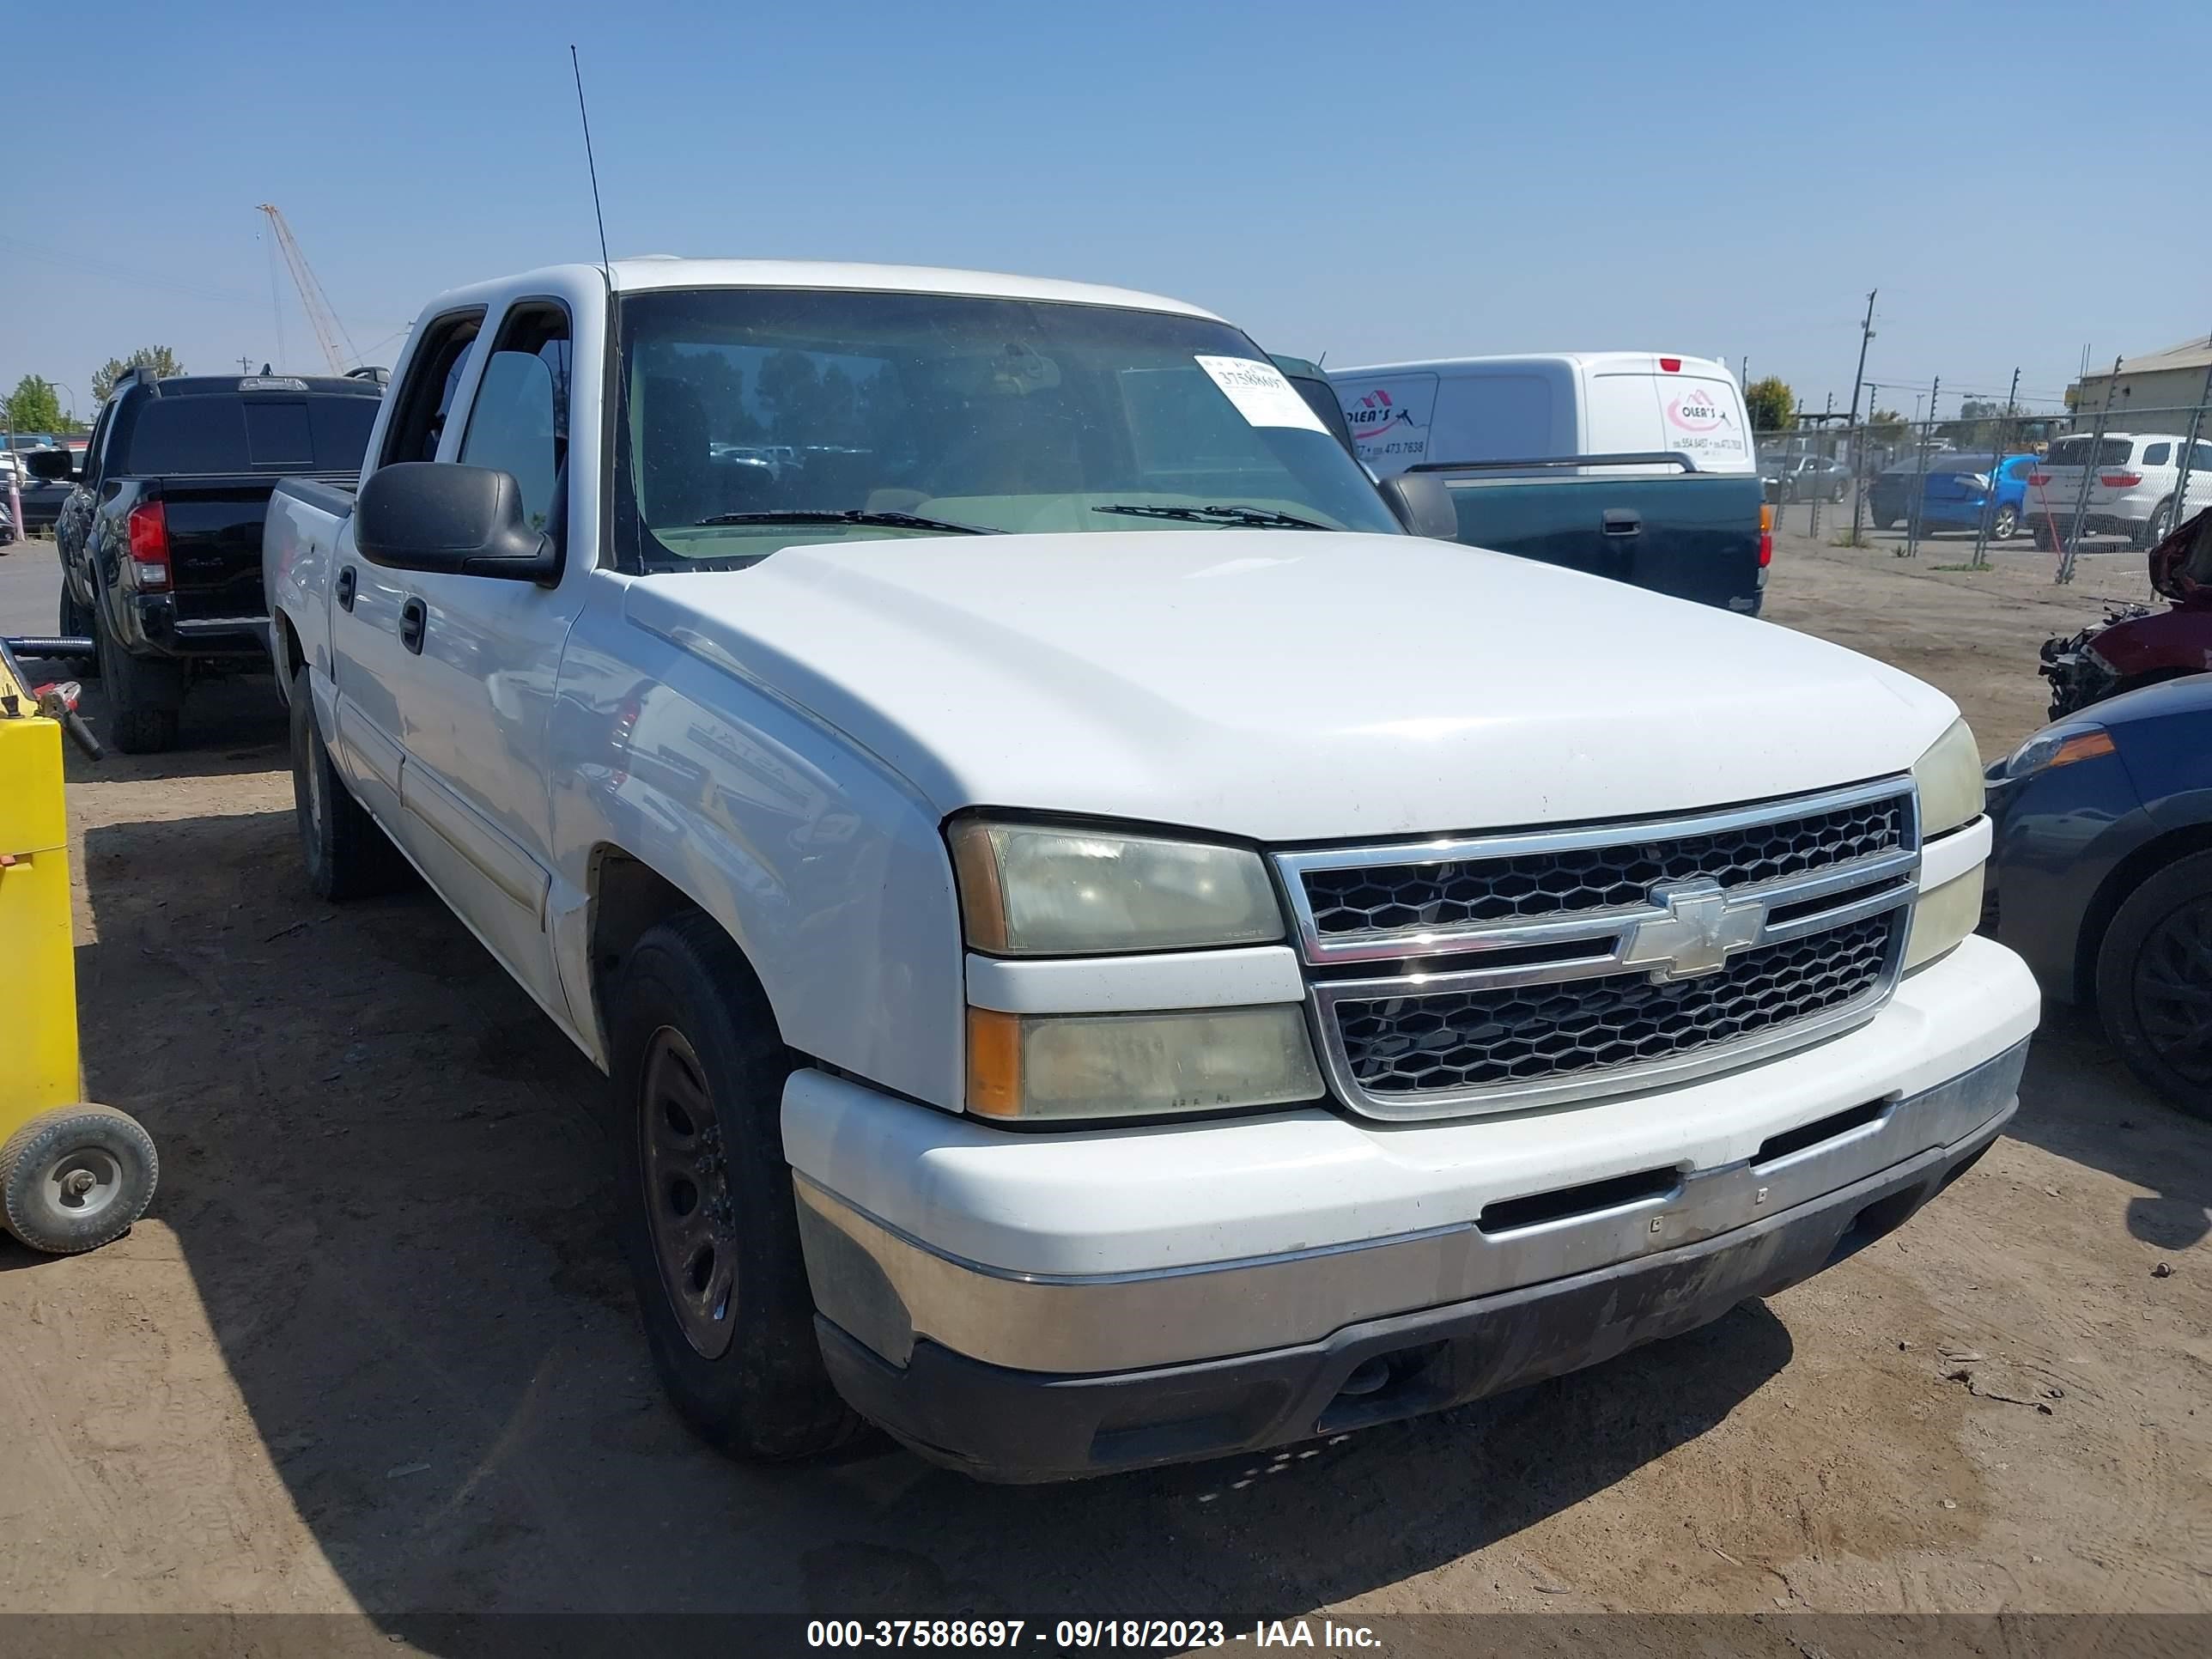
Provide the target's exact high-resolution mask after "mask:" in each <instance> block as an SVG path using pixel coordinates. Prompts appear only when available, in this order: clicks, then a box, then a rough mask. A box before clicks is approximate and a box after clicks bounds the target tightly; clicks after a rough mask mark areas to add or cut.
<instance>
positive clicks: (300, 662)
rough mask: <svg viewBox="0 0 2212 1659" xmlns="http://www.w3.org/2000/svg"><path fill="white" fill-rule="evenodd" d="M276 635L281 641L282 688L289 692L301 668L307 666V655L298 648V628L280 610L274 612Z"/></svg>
mask: <svg viewBox="0 0 2212 1659" xmlns="http://www.w3.org/2000/svg"><path fill="white" fill-rule="evenodd" d="M276 636H277V638H278V639H279V640H281V641H283V647H284V660H283V664H282V667H283V671H284V689H285V691H286V692H287V694H289V692H290V690H291V689H292V682H293V681H294V680H295V679H297V678H299V677H300V671H301V669H302V668H304V667H305V666H307V653H306V652H304V651H302V650H301V649H300V633H299V630H298V629H295V628H294V627H293V626H292V619H291V618H290V617H288V616H286V615H285V614H284V613H283V611H278V612H277V613H276Z"/></svg>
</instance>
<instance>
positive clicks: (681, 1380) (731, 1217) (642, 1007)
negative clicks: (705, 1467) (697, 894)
mask: <svg viewBox="0 0 2212 1659" xmlns="http://www.w3.org/2000/svg"><path fill="white" fill-rule="evenodd" d="M611 1034H612V1038H613V1050H614V1067H613V1076H614V1086H615V1091H616V1094H615V1108H616V1116H615V1123H616V1139H617V1148H618V1151H617V1160H618V1164H619V1168H618V1185H619V1193H620V1197H619V1203H620V1205H621V1215H620V1224H621V1231H622V1238H623V1252H624V1254H625V1255H627V1256H628V1257H629V1266H630V1273H631V1277H632V1279H633V1281H634V1282H635V1286H636V1290H637V1301H638V1310H639V1313H640V1315H641V1317H642V1319H643V1322H644V1325H645V1337H646V1343H647V1346H648V1347H649V1348H650V1349H651V1351H652V1353H653V1367H654V1369H655V1370H658V1371H659V1374H660V1381H661V1383H662V1386H663V1387H664V1388H665V1389H667V1391H668V1395H669V1398H670V1400H671V1401H673V1403H674V1404H675V1407H676V1409H677V1410H678V1413H681V1414H682V1415H683V1417H684V1420H685V1421H686V1422H688V1423H689V1424H690V1425H691V1427H692V1428H693V1429H694V1430H696V1431H697V1432H698V1434H699V1435H700V1436H701V1437H702V1438H703V1439H705V1440H707V1441H708V1443H710V1444H712V1445H714V1446H715V1447H717V1448H719V1449H721V1450H723V1451H725V1452H727V1453H729V1454H731V1455H734V1456H738V1457H743V1458H747V1459H751V1460H754V1461H757V1462H789V1461H791V1460H793V1459H797V1458H802V1457H811V1456H813V1455H817V1454H819V1453H821V1452H825V1451H828V1450H829V1449H831V1448H833V1447H835V1446H836V1445H838V1444H840V1443H842V1442H843V1441H845V1440H846V1439H848V1438H849V1437H851V1436H852V1435H853V1434H854V1431H856V1430H857V1429H858V1427H859V1426H860V1419H859V1418H858V1417H856V1416H855V1415H854V1413H853V1412H852V1410H851V1408H850V1407H848V1406H847V1405H846V1404H845V1402H844V1401H842V1399H841V1398H839V1396H838V1395H837V1392H836V1389H835V1387H834V1386H833V1385H832V1384H831V1383H830V1381H829V1373H828V1372H827V1371H826V1370H824V1369H823V1364H822V1353H821V1349H820V1346H819V1345H818V1344H817V1340H816V1339H815V1334H814V1299H813V1296H812V1294H811V1291H809V1290H808V1288H807V1283H806V1267H805V1259H804V1257H803V1256H802V1255H801V1253H800V1249H799V1214H798V1209H797V1206H796V1205H795V1203H794V1202H793V1197H792V1187H791V1170H790V1168H789V1166H788V1165H787V1164H786V1163H785V1162H784V1156H783V1127H782V1115H781V1114H782V1101H783V1085H784V1080H785V1079H787V1077H789V1076H790V1074H791V1073H792V1070H793V1066H794V1064H795V1062H794V1060H793V1056H792V1054H790V1052H789V1051H788V1050H787V1049H786V1048H784V1046H783V1043H782V1040H781V1037H780V1036H779V1035H778V1034H777V1031H776V1028H775V1018H774V1016H773V1015H772V1014H771V1013H770V1012H769V1006H768V1002H767V999H766V998H765V997H764V996H763V994H762V993H761V991H760V989H759V987H758V985H757V982H756V981H755V980H754V978H753V975H752V971H751V969H750V968H749V967H748V966H747V965H746V963H745V960H744V956H743V955H742V954H741V953H740V952H739V951H738V948H737V947H736V946H735V945H732V943H731V942H730V939H729V938H728V936H727V935H726V934H725V933H723V932H722V930H721V929H720V927H717V926H716V925H715V923H714V921H713V919H712V918H710V917H708V916H706V915H701V914H699V913H697V912H696V911H694V912H688V913H685V914H684V915H678V916H675V917H673V918H671V920H669V921H665V922H662V923H661V924H660V925H659V926H658V927H653V929H651V930H650V931H649V932H648V933H647V934H646V935H645V937H644V938H643V939H640V940H639V941H638V944H637V945H636V947H635V949H634V950H632V951H630V953H629V957H627V959H625V960H624V962H623V964H622V967H621V969H620V972H619V976H618V978H617V981H616V985H615V987H614V994H613V997H612V1000H611Z"/></svg>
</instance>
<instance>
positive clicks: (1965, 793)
mask: <svg viewBox="0 0 2212 1659" xmlns="http://www.w3.org/2000/svg"><path fill="white" fill-rule="evenodd" d="M1912 782H1913V786H1914V787H1916V788H1917V789H1918V790H1919V792H1920V835H1921V838H1922V839H1923V841H1924V840H1925V839H1927V838H1928V837H1929V836H1940V835H1942V833H1943V832H1944V831H1945V830H1947V829H1957V828H1958V827H1959V826H1960V824H1962V823H1972V822H1973V821H1974V820H1975V819H1976V818H1978V817H1980V816H1981V815H1982V751H1981V750H1979V749H1978V748H1976V747H1975V746H1974V734H1973V733H1972V732H1970V731H1969V730H1967V729H1966V721H1964V720H1954V721H1952V722H1951V729H1950V730H1949V731H1948V732H1945V733H1944V734H1943V735H1942V737H1940V738H1936V742H1935V744H1934V745H1933V746H1932V747H1930V748H1929V750H1928V752H1927V753H1926V754H1924V755H1923V756H1922V757H1920V758H1919V760H1917V762H1915V763H1914V764H1913V768H1912Z"/></svg>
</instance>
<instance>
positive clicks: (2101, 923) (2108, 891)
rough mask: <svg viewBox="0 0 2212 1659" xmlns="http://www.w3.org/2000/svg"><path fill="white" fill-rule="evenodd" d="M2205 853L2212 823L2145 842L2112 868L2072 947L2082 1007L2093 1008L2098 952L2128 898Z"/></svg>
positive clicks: (2211, 846)
mask: <svg viewBox="0 0 2212 1659" xmlns="http://www.w3.org/2000/svg"><path fill="white" fill-rule="evenodd" d="M2208 851H2212V823H2191V824H2186V825H2185V826H2183V827H2182V828H2181V829H2169V830H2168V831H2167V832H2166V834H2164V835H2162V836H2159V837H2158V838H2157V839H2156V840H2154V841H2148V842H2144V843H2143V844H2142V846H2141V847H2138V848H2136V850H2135V851H2134V852H2132V853H2130V854H2128V855H2127V857H2125V858H2124V859H2122V860H2120V861H2119V863H2118V865H2116V866H2113V869H2112V873H2111V874H2110V875H2108V876H2106V878H2105V879H2104V881H2103V882H2102V883H2101V884H2100V885H2099V887H2098V889H2097V895H2096V896H2095V897H2094V898H2093V899H2091V900H2090V901H2089V908H2088V910H2087V913H2086V914H2084V915H2083V916H2082V918H2081V942H2080V943H2079V944H2078V945H2076V946H2075V953H2074V988H2075V997H2076V1000H2078V1001H2079V1002H2080V1003H2081V1006H2083V1007H2085V1008H2093V1007H2094V1006H2096V1001H2097V952H2098V951H2100V950H2101V949H2103V948H2104V944H2105V932H2106V929H2107V928H2109V927H2111V926H2112V918H2113V917H2114V916H2115V915H2118V914H2119V908H2120V906H2122V905H2123V904H2124V903H2126V902H2127V901H2128V895H2129V894H2130V893H2132V892H2134V891H2135V890H2136V888H2138V887H2140V886H2142V884H2143V883H2145V882H2146V881H2148V880H2149V879H2150V878H2152V877H2153V876H2154V875H2156V874H2157V873H2158V872H2160V870H2163V869H2164V868H2166V866H2167V865H2169V864H2172V863H2173V862H2174V861H2175V860H2178V859H2185V858H2187V857H2188V856H2189V855H2190V854H2192V853H2203V852H2208Z"/></svg>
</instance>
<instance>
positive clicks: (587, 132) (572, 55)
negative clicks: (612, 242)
mask: <svg viewBox="0 0 2212 1659" xmlns="http://www.w3.org/2000/svg"><path fill="white" fill-rule="evenodd" d="M568 67H569V69H570V70H573V71H574V74H575V76H576V113H577V114H578V115H579V116H580V117H581V118H582V119H583V123H584V165H585V166H586V167H589V168H590V169H591V170H592V217H593V218H594V219H596V220H598V221H599V264H600V267H601V268H602V269H603V270H605V272H606V274H607V289H608V291H609V292H610V293H611V292H612V291H613V289H614V285H615V269H614V261H613V260H611V259H610V258H607V216H606V214H605V211H604V210H601V208H600V206H599V162H598V161H597V160H596V159H595V158H594V157H593V156H592V112H591V111H589V110H587V109H586V108H585V107H584V69H583V65H582V64H579V63H578V62H577V61H576V47H575V43H574V41H571V42H570V43H569V46H568Z"/></svg>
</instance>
